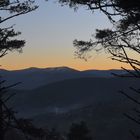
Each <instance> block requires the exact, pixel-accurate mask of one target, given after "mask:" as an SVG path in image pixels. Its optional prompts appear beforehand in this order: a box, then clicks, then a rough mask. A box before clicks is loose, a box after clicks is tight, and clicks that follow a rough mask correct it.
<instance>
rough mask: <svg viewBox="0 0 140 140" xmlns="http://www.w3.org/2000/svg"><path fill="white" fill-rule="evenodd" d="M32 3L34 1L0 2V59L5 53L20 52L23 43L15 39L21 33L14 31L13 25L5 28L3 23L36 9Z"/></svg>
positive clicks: (5, 0)
mask: <svg viewBox="0 0 140 140" xmlns="http://www.w3.org/2000/svg"><path fill="white" fill-rule="evenodd" d="M34 3H35V1H34V0H25V1H23V0H0V57H3V56H4V55H6V54H7V51H12V50H18V51H21V50H22V47H23V46H24V44H25V41H24V40H18V39H16V37H17V36H18V35H20V34H21V32H17V31H15V30H14V25H12V26H10V27H6V26H5V25H4V23H5V22H6V21H8V20H10V19H12V18H14V17H17V16H19V15H23V14H27V13H29V12H31V11H33V10H35V9H37V6H35V5H34Z"/></svg>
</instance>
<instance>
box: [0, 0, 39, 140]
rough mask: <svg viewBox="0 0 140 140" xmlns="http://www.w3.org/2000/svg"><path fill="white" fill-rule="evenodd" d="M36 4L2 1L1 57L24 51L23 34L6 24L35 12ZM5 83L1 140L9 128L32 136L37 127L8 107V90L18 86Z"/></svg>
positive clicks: (0, 112) (0, 115)
mask: <svg viewBox="0 0 140 140" xmlns="http://www.w3.org/2000/svg"><path fill="white" fill-rule="evenodd" d="M34 3H35V2H34V0H0V57H3V56H5V55H6V54H7V53H8V51H13V50H17V51H19V52H21V51H22V47H23V46H24V45H25V41H24V40H19V39H16V37H17V36H18V35H20V34H21V32H17V31H15V29H14V25H11V26H10V27H7V26H6V24H4V23H6V22H7V21H8V20H10V19H12V18H15V17H17V16H20V15H23V14H27V13H29V12H31V11H34V10H35V9H37V6H35V4H34ZM0 78H1V77H0ZM4 82H5V81H4V80H0V140H4V136H5V133H6V132H7V130H8V129H9V128H14V129H18V130H21V131H22V132H23V133H24V134H25V135H27V134H30V135H32V133H31V132H30V131H33V130H35V127H33V125H31V123H30V125H29V122H28V121H24V125H23V124H22V122H23V121H21V119H20V120H19V119H17V118H16V117H15V112H14V111H13V110H12V109H11V108H9V107H8V106H7V105H6V104H7V101H8V100H9V99H10V98H11V95H10V96H8V97H7V96H6V93H7V90H8V89H9V88H10V87H12V86H15V85H16V84H14V85H10V86H7V87H5V86H3V83H4ZM25 126H26V127H25ZM29 126H30V127H29ZM31 126H32V127H31ZM31 128H32V129H31ZM25 130H26V131H25ZM27 130H30V131H27ZM37 130H38V129H36V132H37ZM38 131H39V130H38Z"/></svg>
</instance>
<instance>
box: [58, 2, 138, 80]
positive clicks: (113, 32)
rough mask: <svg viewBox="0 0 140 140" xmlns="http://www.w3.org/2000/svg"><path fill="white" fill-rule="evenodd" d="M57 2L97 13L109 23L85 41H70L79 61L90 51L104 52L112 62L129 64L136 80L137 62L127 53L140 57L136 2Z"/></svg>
mask: <svg viewBox="0 0 140 140" xmlns="http://www.w3.org/2000/svg"><path fill="white" fill-rule="evenodd" d="M59 3H60V4H61V5H63V6H64V5H69V6H70V7H71V8H75V9H78V8H79V7H81V6H85V7H87V8H88V9H89V10H91V11H92V12H93V13H94V12H96V11H97V10H100V11H101V12H103V13H104V14H105V15H106V16H107V17H108V19H109V20H110V22H111V23H112V27H111V28H110V29H97V30H96V34H95V35H94V38H93V39H90V40H89V41H83V40H74V42H73V44H74V46H75V47H76V55H77V56H78V57H79V58H82V59H87V58H86V57H87V54H88V52H90V51H91V50H97V51H98V50H101V49H105V50H107V52H109V54H111V56H112V59H113V60H117V61H120V62H123V63H128V64H130V65H131V67H132V68H133V69H134V70H135V71H136V73H137V74H138V75H136V74H135V76H138V77H139V74H140V73H139V67H140V61H139V60H138V59H136V58H135V57H134V58H133V57H132V56H129V55H128V50H131V52H132V53H134V54H135V55H139V54H140V37H139V35H140V1H139V0H127V1H126V0H59Z"/></svg>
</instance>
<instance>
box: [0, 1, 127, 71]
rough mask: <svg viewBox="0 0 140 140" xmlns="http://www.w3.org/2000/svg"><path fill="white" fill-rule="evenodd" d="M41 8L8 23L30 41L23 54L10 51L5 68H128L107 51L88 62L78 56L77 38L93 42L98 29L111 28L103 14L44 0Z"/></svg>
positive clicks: (93, 53) (93, 56)
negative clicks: (76, 48)
mask: <svg viewBox="0 0 140 140" xmlns="http://www.w3.org/2000/svg"><path fill="white" fill-rule="evenodd" d="M38 5H39V6H40V7H39V9H37V10H36V11H34V12H32V13H29V14H27V15H23V16H20V17H17V18H14V19H12V20H10V21H8V22H7V23H6V24H7V26H8V25H11V24H12V25H13V24H16V25H15V28H16V29H17V30H18V31H21V32H22V35H21V36H20V37H19V38H21V39H25V40H26V46H25V47H24V49H23V53H21V54H19V53H17V52H12V53H11V52H9V54H8V55H6V56H5V57H3V58H2V59H1V61H0V63H1V65H2V68H4V69H10V70H13V69H23V68H28V67H40V68H46V67H58V66H68V67H71V68H75V69H79V70H85V69H120V67H121V66H125V65H124V64H122V63H119V62H116V61H112V60H110V58H109V57H110V56H109V55H107V54H106V53H104V52H102V53H95V52H92V57H91V58H90V59H89V60H88V61H87V62H85V61H84V60H80V59H75V57H74V50H75V49H74V47H73V44H72V42H73V40H74V39H80V40H89V39H90V38H91V34H93V33H94V31H95V29H96V28H104V27H110V26H111V25H110V24H109V21H108V20H107V18H106V17H105V16H103V14H101V13H100V12H97V13H95V14H93V13H91V11H88V10H87V8H86V7H82V8H80V9H79V10H78V11H77V12H74V10H72V9H70V8H68V7H67V6H65V7H61V6H60V5H59V4H58V3H54V2H45V1H41V2H38ZM125 67H127V66H125ZM127 68H128V67H127Z"/></svg>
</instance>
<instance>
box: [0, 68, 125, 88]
mask: <svg viewBox="0 0 140 140" xmlns="http://www.w3.org/2000/svg"><path fill="white" fill-rule="evenodd" d="M112 73H117V74H125V71H123V70H86V71H78V70H75V69H71V68H68V67H54V68H28V69H23V70H13V71H8V70H3V69H1V70H0V75H1V76H2V77H3V79H5V80H7V82H6V84H7V85H8V84H14V83H17V82H21V84H19V85H18V86H16V87H15V88H16V89H24V90H26V89H34V88H38V87H40V86H43V85H47V84H49V83H54V82H57V81H62V80H66V79H76V78H82V77H104V78H110V77H113V75H112Z"/></svg>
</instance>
